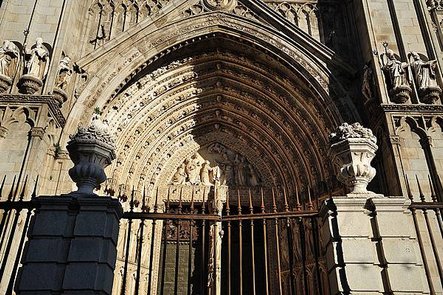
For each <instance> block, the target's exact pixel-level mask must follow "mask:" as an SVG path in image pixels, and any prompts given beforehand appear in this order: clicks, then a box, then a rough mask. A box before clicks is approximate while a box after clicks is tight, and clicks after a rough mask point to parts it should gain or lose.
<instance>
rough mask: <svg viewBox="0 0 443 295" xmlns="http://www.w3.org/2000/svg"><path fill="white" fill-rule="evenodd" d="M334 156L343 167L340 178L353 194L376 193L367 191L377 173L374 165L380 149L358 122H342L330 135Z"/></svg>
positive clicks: (370, 134) (368, 132)
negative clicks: (374, 159)
mask: <svg viewBox="0 0 443 295" xmlns="http://www.w3.org/2000/svg"><path fill="white" fill-rule="evenodd" d="M330 143H331V156H332V160H333V162H334V163H335V164H337V165H338V166H339V167H340V172H339V174H338V175H337V179H338V180H339V181H341V182H343V183H344V184H345V185H346V186H347V187H349V188H350V189H351V195H357V196H358V195H361V194H374V193H373V192H370V191H368V190H367V189H366V187H367V185H368V183H369V182H370V181H371V180H372V179H373V178H374V176H375V174H376V171H375V168H373V167H372V166H371V161H372V159H373V158H374V157H375V152H376V151H377V149H378V146H377V138H376V137H375V136H374V135H373V134H372V131H371V130H370V129H368V128H364V127H363V126H362V125H360V124H359V123H354V124H352V125H350V124H348V123H343V124H342V125H341V126H339V127H338V128H337V130H336V132H334V133H332V134H331V135H330Z"/></svg>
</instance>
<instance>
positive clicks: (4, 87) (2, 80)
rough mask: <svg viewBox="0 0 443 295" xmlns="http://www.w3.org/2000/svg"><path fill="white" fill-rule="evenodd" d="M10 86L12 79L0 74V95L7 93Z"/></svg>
mask: <svg viewBox="0 0 443 295" xmlns="http://www.w3.org/2000/svg"><path fill="white" fill-rule="evenodd" d="M11 85H12V79H11V78H9V77H8V76H5V75H2V74H0V93H3V92H6V91H8V89H9V87H11Z"/></svg>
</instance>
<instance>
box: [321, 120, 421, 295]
mask: <svg viewBox="0 0 443 295" xmlns="http://www.w3.org/2000/svg"><path fill="white" fill-rule="evenodd" d="M376 150H377V145H376V140H375V137H374V136H373V135H372V132H371V130H369V129H366V128H363V127H362V126H361V125H360V124H358V123H355V124H352V125H349V124H346V123H344V124H343V125H341V126H340V127H339V128H338V129H337V131H336V132H335V133H333V134H332V135H331V154H332V158H333V159H334V162H335V163H336V164H338V165H339V174H338V176H337V178H338V179H339V180H341V181H342V182H344V183H345V184H346V185H347V186H348V188H349V189H350V191H351V193H350V194H348V195H346V196H334V197H332V198H330V199H329V200H327V201H326V203H325V205H324V206H323V207H322V210H321V212H320V215H321V216H322V217H323V218H322V224H321V225H320V228H321V229H320V232H321V237H322V247H323V248H324V249H325V251H326V253H327V255H326V260H327V266H328V273H329V281H330V286H331V292H332V293H331V294H351V293H352V294H429V289H428V287H427V283H426V273H425V270H424V267H423V262H422V258H421V256H420V248H419V244H418V242H417V237H416V233H415V229H414V221H413V218H412V216H411V212H410V211H409V209H408V205H409V200H406V199H405V198H402V197H393V198H387V197H384V196H382V195H377V194H375V193H373V192H370V191H367V190H366V186H367V184H368V183H369V182H370V181H371V179H372V178H373V177H374V175H375V172H376V171H375V169H374V168H373V167H371V165H370V162H371V160H372V158H373V157H374V156H375V151H376Z"/></svg>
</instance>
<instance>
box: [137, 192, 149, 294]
mask: <svg viewBox="0 0 443 295" xmlns="http://www.w3.org/2000/svg"><path fill="white" fill-rule="evenodd" d="M142 202H143V203H142V210H145V206H146V195H145V190H144V189H143V199H142ZM144 227H145V220H144V219H142V220H140V225H139V230H140V239H139V245H138V253H137V274H136V279H135V294H136V295H138V292H139V288H140V279H141V278H140V274H141V261H142V251H143V235H144Z"/></svg>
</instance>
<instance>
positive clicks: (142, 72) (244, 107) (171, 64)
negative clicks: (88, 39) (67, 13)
mask: <svg viewBox="0 0 443 295" xmlns="http://www.w3.org/2000/svg"><path fill="white" fill-rule="evenodd" d="M191 24H192V25H191ZM240 29H241V32H239V30H240ZM169 31H171V35H169V34H168V33H169ZM176 32H179V34H177V33H176ZM142 33H143V31H139V32H137V33H135V34H134V35H133V36H131V38H128V39H125V40H123V41H121V40H119V42H120V43H118V42H116V43H115V44H112V42H110V43H111V44H110V45H109V46H108V47H106V48H101V49H99V50H98V52H93V53H92V54H90V55H88V56H87V57H86V58H84V60H82V61H81V62H80V63H83V64H84V65H83V67H85V68H88V67H90V68H96V69H97V73H96V74H95V77H94V79H91V81H90V82H89V84H88V85H86V87H85V91H83V93H84V94H82V96H81V97H80V98H79V101H78V102H77V104H76V105H75V106H74V108H73V111H72V112H71V114H72V116H70V118H69V119H71V120H69V119H68V123H67V125H68V126H74V125H75V124H76V120H75V119H74V118H78V117H81V118H82V119H81V120H82V121H83V122H85V121H87V120H88V118H89V117H90V116H91V115H90V114H91V111H92V109H93V108H94V107H99V108H100V109H101V110H102V112H103V115H102V116H103V118H104V119H105V120H107V122H108V124H109V125H110V128H111V132H112V133H113V134H114V135H115V137H116V138H117V146H118V150H117V155H118V158H117V160H116V161H114V164H113V166H112V167H111V168H110V169H109V170H108V172H107V174H108V176H109V177H110V178H112V180H111V181H110V182H109V183H108V184H109V185H111V186H112V188H113V190H115V191H116V190H121V189H122V188H124V189H129V188H131V187H136V188H137V189H138V190H139V191H141V190H142V188H143V187H144V188H146V189H147V190H148V192H152V190H153V189H155V188H156V187H159V186H161V185H168V184H173V183H186V182H187V183H188V184H189V182H190V183H192V182H193V181H194V180H192V179H191V178H192V177H190V175H189V173H194V174H195V173H197V174H198V177H197V178H199V179H198V180H197V182H199V181H202V180H201V178H202V177H203V178H205V176H201V175H199V174H200V172H195V171H194V172H189V171H188V170H189V167H188V166H191V165H190V163H191V161H192V159H194V160H195V161H196V162H197V165H198V170H201V168H202V166H203V163H206V161H209V165H208V167H207V168H209V170H210V171H209V175H210V176H209V177H210V178H211V179H212V180H210V181H212V182H214V179H215V175H216V174H217V175H218V177H219V178H220V181H222V183H223V184H230V185H231V186H234V187H237V188H238V187H239V186H257V185H262V186H267V187H271V186H280V187H284V189H286V190H287V192H288V193H289V194H290V195H293V194H294V193H295V191H296V190H297V189H298V190H299V191H302V190H305V189H306V188H307V187H308V186H309V187H315V186H319V185H320V183H321V182H322V181H323V180H327V179H329V178H330V177H331V175H332V174H333V173H332V171H333V168H332V166H331V163H330V161H329V159H328V157H327V147H328V134H329V133H330V131H331V130H332V129H333V128H334V127H336V126H337V125H338V124H339V123H340V121H341V117H340V115H339V112H338V109H337V107H336V105H335V102H334V101H333V99H332V98H331V97H333V96H337V93H335V94H333V93H332V92H334V91H335V92H337V91H339V90H337V87H335V88H334V90H330V89H329V84H328V83H329V79H330V77H329V76H330V74H329V73H328V71H327V70H326V68H325V63H323V62H319V61H318V60H315V59H314V58H317V57H316V56H315V54H313V53H315V52H313V49H312V48H303V47H301V46H300V44H297V43H296V42H292V43H290V42H288V41H287V40H284V39H281V36H279V35H281V34H278V33H277V32H276V31H275V32H272V31H270V30H269V28H266V29H264V27H263V26H259V25H257V24H256V23H254V24H251V23H250V20H246V19H238V18H236V17H233V16H232V15H229V14H225V13H222V12H212V13H210V14H205V15H199V16H196V17H193V18H192V20H189V19H184V20H180V21H177V22H176V23H174V25H173V27H171V25H166V26H165V27H163V28H162V29H160V30H157V31H154V32H151V33H150V34H149V38H148V36H146V35H143V34H142ZM180 33H182V34H180ZM157 36H159V37H158V38H157ZM168 37H170V39H168ZM295 41H297V40H295ZM147 42H149V43H147ZM123 48H126V51H125V52H127V54H123V55H122V50H123ZM105 49H106V50H105ZM100 50H103V52H100ZM117 52H120V53H119V54H118V55H116V53H117ZM99 54H100V55H99ZM131 54H132V55H131ZM128 56H129V58H128ZM317 56H320V53H318V54H317ZM323 58H324V56H323ZM111 59H112V67H111V66H110V65H109V62H110V60H111ZM118 65H120V66H118ZM111 68H117V72H115V71H114V72H112V71H110V69H111ZM110 85H115V86H114V87H110ZM338 88H339V87H338ZM68 129H69V127H68ZM214 146H215V147H216V148H215V149H214ZM217 147H218V149H217ZM205 165H206V164H205ZM183 170H184V171H183ZM216 171H218V172H216ZM180 175H182V176H180ZM194 178H195V177H194Z"/></svg>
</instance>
